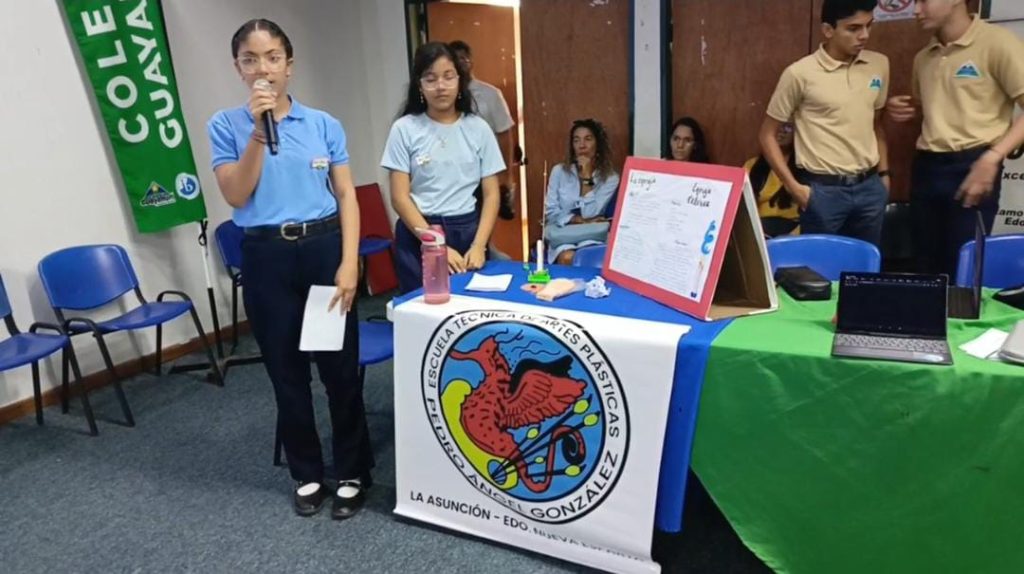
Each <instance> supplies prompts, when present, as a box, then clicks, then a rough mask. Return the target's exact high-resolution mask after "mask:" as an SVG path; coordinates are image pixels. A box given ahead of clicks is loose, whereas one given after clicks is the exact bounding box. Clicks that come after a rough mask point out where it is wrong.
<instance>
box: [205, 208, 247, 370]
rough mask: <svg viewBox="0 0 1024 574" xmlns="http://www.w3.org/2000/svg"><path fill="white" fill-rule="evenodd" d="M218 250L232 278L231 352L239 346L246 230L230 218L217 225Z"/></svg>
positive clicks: (215, 233) (214, 233)
mask: <svg viewBox="0 0 1024 574" xmlns="http://www.w3.org/2000/svg"><path fill="white" fill-rule="evenodd" d="M213 235H214V237H216V238H217V251H219V252H220V260H221V262H222V263H224V269H226V270H227V272H228V277H230V278H231V353H232V354H234V352H235V349H237V348H238V289H239V288H240V287H241V286H242V239H243V238H244V237H245V231H243V230H242V228H241V227H239V226H238V225H236V224H235V222H234V221H231V220H230V219H229V220H227V221H225V222H224V223H221V224H220V225H218V226H217V230H216V231H214V232H213ZM218 340H219V339H218Z"/></svg>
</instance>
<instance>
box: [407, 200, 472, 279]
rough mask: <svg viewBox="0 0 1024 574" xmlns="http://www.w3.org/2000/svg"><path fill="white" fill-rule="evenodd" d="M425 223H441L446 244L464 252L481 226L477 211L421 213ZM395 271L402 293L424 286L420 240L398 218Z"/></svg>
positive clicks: (467, 249)
mask: <svg viewBox="0 0 1024 574" xmlns="http://www.w3.org/2000/svg"><path fill="white" fill-rule="evenodd" d="M423 217H424V218H426V220H427V223H429V224H431V225H440V226H441V227H442V228H443V229H444V240H445V243H446V244H447V245H448V247H451V248H452V249H454V250H456V251H458V252H459V253H466V251H469V246H470V245H472V244H473V239H475V238H476V230H477V228H478V227H480V214H478V213H476V212H473V213H467V214H465V215H454V216H441V215H424V216H423ZM395 270H396V271H397V272H398V290H399V291H401V292H402V293H403V294H405V293H408V292H409V291H415V290H416V289H419V288H420V287H423V260H422V258H421V257H420V240H419V238H417V237H416V236H415V235H413V233H412V231H409V228H408V227H406V226H405V223H402V220H398V223H397V224H396V225H395Z"/></svg>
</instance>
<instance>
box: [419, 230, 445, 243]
mask: <svg viewBox="0 0 1024 574" xmlns="http://www.w3.org/2000/svg"><path fill="white" fill-rule="evenodd" d="M416 234H417V235H419V238H420V242H421V243H423V244H424V245H432V246H437V247H441V246H443V245H444V244H445V243H444V234H443V233H438V232H437V231H434V230H433V229H417V230H416Z"/></svg>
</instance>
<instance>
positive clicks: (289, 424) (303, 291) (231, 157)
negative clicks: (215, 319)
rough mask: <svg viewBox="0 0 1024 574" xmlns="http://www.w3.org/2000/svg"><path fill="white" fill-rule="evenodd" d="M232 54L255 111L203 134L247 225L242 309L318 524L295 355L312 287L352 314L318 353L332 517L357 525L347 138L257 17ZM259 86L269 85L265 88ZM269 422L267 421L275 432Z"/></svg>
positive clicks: (357, 383)
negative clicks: (298, 81)
mask: <svg viewBox="0 0 1024 574" xmlns="http://www.w3.org/2000/svg"><path fill="white" fill-rule="evenodd" d="M231 55H232V57H233V58H234V59H235V69H236V70H237V71H238V73H239V75H240V76H241V78H242V81H243V82H245V84H246V86H248V87H249V89H250V95H249V102H248V103H247V104H246V105H244V106H238V107H235V108H230V109H226V110H221V111H219V112H217V113H216V114H214V116H213V117H212V118H211V119H210V121H209V123H208V125H207V130H208V132H209V134H210V148H211V151H212V156H213V170H214V173H215V174H216V176H217V184H218V186H219V187H220V191H221V193H222V194H223V195H224V199H226V200H227V202H228V203H229V204H230V205H231V206H232V207H234V208H235V211H234V215H233V216H232V217H233V219H234V221H235V223H237V224H238V225H239V226H241V227H242V228H244V230H245V239H244V240H243V242H242V277H243V281H244V283H245V288H244V290H243V294H244V300H245V310H246V313H247V314H248V316H249V322H250V324H251V325H252V331H253V334H254V335H255V337H256V341H257V343H259V346H260V351H261V352H262V354H263V362H264V365H265V366H266V369H267V374H268V375H269V376H270V381H271V383H273V385H274V396H275V398H276V399H277V422H276V427H277V432H278V434H279V437H280V441H281V444H282V445H283V446H284V451H285V455H286V457H287V459H288V467H289V470H290V471H291V475H292V478H294V479H295V480H296V482H297V485H296V488H295V491H294V494H293V498H292V503H293V506H294V509H295V512H296V513H297V514H299V515H301V516H311V515H313V514H316V513H317V512H319V511H320V509H321V508H322V507H323V505H324V502H325V501H326V500H328V499H331V498H332V494H331V492H330V491H329V490H328V488H327V486H326V484H325V479H326V478H327V477H326V476H325V468H324V460H323V454H322V453H321V449H320V439H319V435H318V434H317V427H316V419H315V417H314V414H313V399H312V394H311V389H310V377H311V373H310V367H309V355H308V354H307V353H303V352H300V351H299V335H300V332H301V330H302V318H303V311H304V308H305V305H306V298H307V295H308V293H309V290H310V286H312V285H334V286H335V293H334V298H333V300H332V301H331V307H340V309H339V311H348V319H347V321H346V324H345V334H344V345H343V349H342V350H341V351H334V352H316V353H314V354H313V357H314V359H315V360H316V364H317V370H318V371H319V374H320V380H321V382H322V383H323V384H324V387H325V388H326V390H327V404H328V408H329V410H330V414H331V427H332V431H333V433H332V434H333V436H332V446H333V451H334V471H335V474H336V476H335V477H334V478H336V479H337V480H338V487H337V489H336V490H335V491H334V493H333V499H334V502H333V509H332V512H331V514H332V516H333V517H334V518H337V519H344V518H349V517H351V516H353V515H354V514H355V513H356V512H358V511H359V509H360V508H361V507H362V505H363V501H364V494H363V491H364V489H365V488H368V487H369V486H370V468H371V467H372V466H373V455H372V453H371V451H370V439H369V433H368V431H367V426H366V415H365V411H364V408H363V387H362V385H363V382H362V379H361V378H360V377H359V337H358V320H357V317H356V308H355V306H354V305H353V304H352V302H353V298H354V296H355V291H356V282H357V280H358V275H359V271H358V269H359V263H358V259H359V253H358V249H359V204H358V203H357V202H356V191H355V187H354V186H353V185H352V174H351V172H350V171H349V167H348V150H347V148H346V145H345V144H346V141H345V130H344V129H342V127H341V123H339V122H338V120H336V119H334V118H333V117H331V116H330V115H329V114H327V113H325V112H322V111H320V110H316V109H313V108H309V107H306V106H304V105H302V104H301V103H299V101H298V100H296V99H295V98H293V97H291V96H290V95H289V94H288V81H289V79H290V77H291V75H292V62H293V50H292V44H291V42H290V41H289V39H288V36H286V35H285V33H284V32H283V31H282V30H281V28H280V27H278V26H277V24H274V23H273V22H270V21H269V20H262V19H261V20H250V21H249V22H246V23H245V24H243V25H242V27H241V28H239V29H238V31H237V32H235V35H234V37H232V39H231ZM258 80H263V81H265V82H266V83H268V84H269V89H260V88H259V86H258V85H257V81H258ZM267 113H273V118H274V119H275V120H276V126H277V133H278V138H279V141H280V146H279V149H278V153H277V154H272V153H271V152H270V151H269V150H268V149H267V134H266V133H264V129H263V115H264V114H267ZM268 424H269V423H268Z"/></svg>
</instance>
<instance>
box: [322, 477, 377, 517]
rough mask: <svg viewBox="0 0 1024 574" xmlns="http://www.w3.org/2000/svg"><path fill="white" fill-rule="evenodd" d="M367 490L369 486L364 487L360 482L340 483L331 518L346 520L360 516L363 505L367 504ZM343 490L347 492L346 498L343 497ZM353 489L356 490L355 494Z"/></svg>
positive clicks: (335, 492) (343, 481) (348, 481)
mask: <svg viewBox="0 0 1024 574" xmlns="http://www.w3.org/2000/svg"><path fill="white" fill-rule="evenodd" d="M367 488H369V486H366V485H363V484H362V483H361V482H360V481H358V480H340V481H338V488H337V490H335V491H334V503H333V504H332V506H331V518H333V519H335V520H345V519H346V518H352V517H353V516H355V515H356V514H358V513H359V510H360V509H362V508H363V503H365V502H366V489H367ZM342 489H344V490H345V491H346V492H345V495H346V496H342ZM352 489H355V493H352V492H351V491H352Z"/></svg>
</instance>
